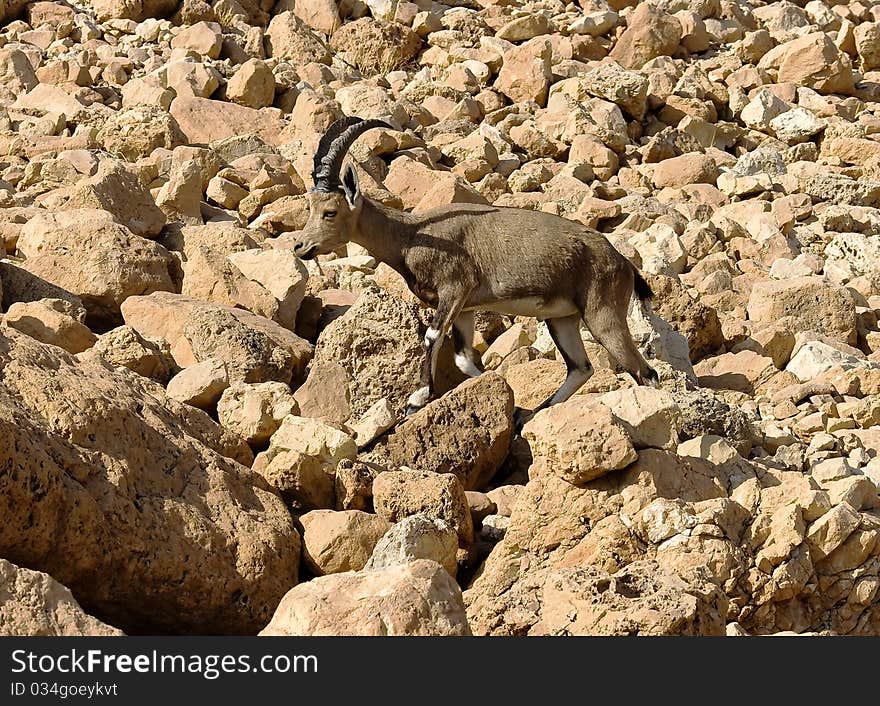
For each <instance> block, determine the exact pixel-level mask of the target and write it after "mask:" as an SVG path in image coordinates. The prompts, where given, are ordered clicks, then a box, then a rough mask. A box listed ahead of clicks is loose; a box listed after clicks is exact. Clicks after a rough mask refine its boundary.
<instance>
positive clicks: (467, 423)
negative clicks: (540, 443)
mask: <svg viewBox="0 0 880 706" xmlns="http://www.w3.org/2000/svg"><path fill="white" fill-rule="evenodd" d="M512 432H513V394H512V392H511V390H510V388H509V387H508V386H507V383H506V382H504V379H503V378H501V377H500V376H498V375H495V374H493V373H485V374H483V375H480V376H479V377H476V378H472V379H469V380H466V381H465V382H463V383H462V384H461V385H459V386H458V387H456V388H455V389H454V390H452V391H451V392H448V393H447V394H446V395H444V396H443V397H441V398H440V399H439V400H435V401H434V402H431V403H429V404H428V405H427V406H426V407H424V408H423V409H421V410H419V411H418V412H416V413H415V414H413V415H412V416H411V417H408V418H407V419H405V420H404V421H403V422H402V423H401V424H398V425H397V427H395V428H394V430H393V431H391V432H390V433H389V434H388V435H387V436H385V437H383V438H381V439H380V440H379V441H378V442H377V443H376V445H375V446H374V447H373V448H372V450H371V451H370V452H369V453H367V454H365V455H363V456H362V458H363V459H364V460H368V461H372V462H374V463H377V464H379V465H381V466H385V467H397V466H411V467H413V468H416V469H418V470H421V471H431V472H434V473H452V474H453V475H455V476H456V477H457V478H458V479H459V480H460V481H461V483H462V485H463V486H464V487H465V488H466V489H467V490H475V489H478V488H482V487H483V486H484V485H485V484H486V483H488V481H489V480H490V479H491V478H492V476H494V475H495V473H496V472H497V471H498V469H499V468H500V467H501V463H502V462H503V460H504V457H505V456H506V455H507V450H508V446H509V444H510V439H511V434H512Z"/></svg>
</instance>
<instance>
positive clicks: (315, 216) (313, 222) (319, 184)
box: [293, 117, 394, 260]
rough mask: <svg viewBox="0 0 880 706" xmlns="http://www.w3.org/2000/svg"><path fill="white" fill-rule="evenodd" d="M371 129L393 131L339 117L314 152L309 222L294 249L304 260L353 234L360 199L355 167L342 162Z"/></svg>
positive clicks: (379, 122) (376, 122) (377, 122)
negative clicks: (361, 136) (354, 145)
mask: <svg viewBox="0 0 880 706" xmlns="http://www.w3.org/2000/svg"><path fill="white" fill-rule="evenodd" d="M374 127H387V128H390V129H392V130H393V129H394V128H393V127H392V126H391V125H389V124H388V123H386V122H385V121H384V120H363V119H362V118H356V117H346V118H340V119H339V120H337V121H336V122H335V123H333V124H332V125H331V126H330V127H329V128H328V129H327V132H326V133H325V134H324V136H323V137H322V138H321V141H320V142H319V143H318V149H317V150H316V152H315V160H314V167H313V169H312V181H313V182H314V186H313V187H312V190H311V191H310V192H309V193H308V194H307V196H306V198H307V199H308V203H309V220H308V221H307V222H306V225H305V227H304V228H303V230H302V232H301V233H300V236H299V239H298V241H297V244H296V246H295V247H294V249H293V252H294V254H295V255H296V256H297V257H301V258H302V259H304V260H307V259H310V258H312V257H314V256H315V255H322V254H325V253H328V252H331V251H332V250H334V249H335V248H337V247H339V246H340V245H342V244H343V243H347V242H348V241H349V240H351V238H352V236H353V235H354V232H355V228H356V227H357V217H358V215H359V214H360V210H361V205H362V204H363V197H362V196H361V191H360V187H359V186H358V178H357V174H356V172H355V170H354V168H353V167H352V166H351V165H350V164H348V165H346V167H345V170H344V171H343V170H342V161H343V160H344V159H345V155H346V153H347V152H348V149H349V147H351V145H352V144H353V143H354V141H355V140H356V139H357V138H358V137H359V136H360V135H362V134H363V133H365V132H366V131H367V130H370V129H372V128H374Z"/></svg>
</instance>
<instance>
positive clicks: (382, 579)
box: [260, 559, 471, 636]
mask: <svg viewBox="0 0 880 706" xmlns="http://www.w3.org/2000/svg"><path fill="white" fill-rule="evenodd" d="M260 634H261V635H374V636H379V635H382V636H386V635H437V636H439V635H470V634H471V631H470V627H469V626H468V623H467V618H466V617H465V610H464V603H463V602H462V598H461V590H460V589H459V588H458V585H457V584H456V583H455V581H454V580H453V579H452V577H451V576H450V575H449V574H448V573H447V572H446V570H445V569H444V568H443V567H442V566H440V564H438V563H437V562H435V561H430V560H427V559H421V560H419V561H415V562H413V563H411V564H399V565H396V566H390V567H387V568H385V569H381V570H378V571H361V572H356V573H344V574H334V575H332V576H323V577H321V578H318V579H315V580H314V581H309V582H308V583H304V584H301V585H300V586H298V587H297V588H296V589H294V590H292V591H290V592H289V593H288V594H287V595H286V596H285V597H284V599H283V600H282V601H281V604H280V605H279V606H278V609H277V610H276V611H275V615H274V616H273V617H272V621H271V622H270V623H269V625H267V626H266V628H265V629H264V630H263V631H262V632H261V633H260Z"/></svg>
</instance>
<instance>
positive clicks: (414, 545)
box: [364, 514, 458, 577]
mask: <svg viewBox="0 0 880 706" xmlns="http://www.w3.org/2000/svg"><path fill="white" fill-rule="evenodd" d="M457 550H458V537H457V535H456V533H455V529H454V528H453V527H452V526H451V525H450V524H449V523H448V522H445V521H444V520H441V519H439V518H436V517H435V518H431V517H428V516H426V515H421V514H416V515H410V516H409V517H405V518H403V519H402V520H400V521H399V522H397V523H396V524H395V525H393V526H392V527H391V528H390V529H389V530H388V531H387V532H385V534H384V535H383V536H382V538H381V539H380V540H379V541H378V542H377V543H376V546H375V547H374V548H373V553H372V554H371V555H370V559H369V561H367V563H366V565H365V566H364V569H365V570H366V571H376V570H378V569H384V568H386V567H389V566H397V565H399V564H409V563H411V562H413V561H417V560H419V559H430V560H432V561H436V562H437V563H438V564H440V565H441V566H442V567H443V568H444V569H446V571H448V572H449V575H450V576H453V577H454V576H455V574H456V572H457V570H458V563H457V561H456V552H457Z"/></svg>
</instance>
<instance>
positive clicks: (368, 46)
mask: <svg viewBox="0 0 880 706" xmlns="http://www.w3.org/2000/svg"><path fill="white" fill-rule="evenodd" d="M421 47H422V40H421V39H420V38H419V35H417V34H416V33H415V32H413V31H412V30H411V29H410V28H409V27H407V26H406V25H404V24H401V23H399V22H387V21H385V20H382V19H376V18H373V17H361V18H360V19H358V20H355V21H354V22H348V23H346V24H344V25H343V26H342V27H340V28H339V29H337V30H336V31H335V32H334V33H333V37H331V39H330V48H331V49H333V50H334V51H337V52H344V54H345V56H346V58H347V59H348V61H350V62H351V63H352V64H353V65H354V66H356V67H357V68H358V69H359V70H360V71H361V72H363V73H364V74H367V75H372V74H376V73H388V72H389V71H394V70H395V69H400V68H403V67H404V66H405V65H406V64H407V63H408V62H409V61H411V60H412V59H413V58H415V56H416V55H417V54H418V53H419V49H421Z"/></svg>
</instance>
